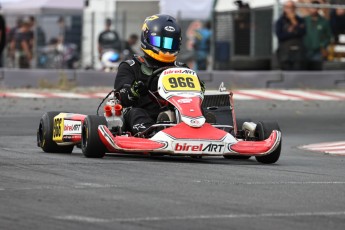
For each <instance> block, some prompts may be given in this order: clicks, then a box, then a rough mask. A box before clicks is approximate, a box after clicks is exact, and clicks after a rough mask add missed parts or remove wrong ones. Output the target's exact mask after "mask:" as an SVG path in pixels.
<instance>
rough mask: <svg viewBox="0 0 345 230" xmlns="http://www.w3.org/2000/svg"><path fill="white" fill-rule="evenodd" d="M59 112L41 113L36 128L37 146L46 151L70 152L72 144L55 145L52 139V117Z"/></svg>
mask: <svg viewBox="0 0 345 230" xmlns="http://www.w3.org/2000/svg"><path fill="white" fill-rule="evenodd" d="M59 113H60V112H55V111H52V112H47V113H45V114H43V116H42V118H41V120H40V124H39V126H38V130H37V146H38V147H41V148H42V150H43V151H44V152H46V153H71V152H72V151H73V147H74V145H65V146H60V145H57V144H56V142H55V141H53V131H54V117H55V116H57V115H58V114H59Z"/></svg>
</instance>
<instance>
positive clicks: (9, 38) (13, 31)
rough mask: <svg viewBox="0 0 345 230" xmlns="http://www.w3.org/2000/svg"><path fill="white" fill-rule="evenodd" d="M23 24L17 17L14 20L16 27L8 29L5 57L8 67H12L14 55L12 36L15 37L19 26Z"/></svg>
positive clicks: (21, 19)
mask: <svg viewBox="0 0 345 230" xmlns="http://www.w3.org/2000/svg"><path fill="white" fill-rule="evenodd" d="M22 23H23V18H21V17H19V18H17V20H16V25H15V26H14V27H13V28H11V29H10V31H9V32H8V35H7V42H8V44H9V46H8V51H7V56H8V61H9V66H10V67H14V53H15V46H12V45H11V44H13V42H14V36H15V35H16V33H17V31H18V30H19V29H20V27H21V25H22Z"/></svg>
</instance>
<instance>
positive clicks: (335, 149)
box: [300, 141, 345, 156]
mask: <svg viewBox="0 0 345 230" xmlns="http://www.w3.org/2000/svg"><path fill="white" fill-rule="evenodd" d="M300 149H305V150H309V151H313V152H322V153H327V154H331V155H337V156H345V141H337V142H325V143H317V144H310V145H303V146H301V147H300Z"/></svg>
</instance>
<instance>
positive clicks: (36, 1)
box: [0, 0, 84, 14]
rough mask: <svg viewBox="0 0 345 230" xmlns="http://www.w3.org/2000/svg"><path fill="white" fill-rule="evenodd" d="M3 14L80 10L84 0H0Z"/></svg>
mask: <svg viewBox="0 0 345 230" xmlns="http://www.w3.org/2000/svg"><path fill="white" fill-rule="evenodd" d="M0 3H1V5H2V9H3V11H4V13H5V14H10V13H11V14H61V13H76V12H79V13H80V12H81V11H82V10H83V7H84V0H11V1H7V0H6V1H3V0H0Z"/></svg>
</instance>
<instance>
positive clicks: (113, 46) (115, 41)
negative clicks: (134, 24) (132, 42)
mask: <svg viewBox="0 0 345 230" xmlns="http://www.w3.org/2000/svg"><path fill="white" fill-rule="evenodd" d="M106 50H118V51H120V50H121V41H120V37H119V35H118V34H117V32H116V31H115V30H111V19H110V18H107V19H106V20H105V30H104V31H103V32H102V33H100V34H99V36H98V54H99V58H101V56H102V53H103V52H105V51H106Z"/></svg>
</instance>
